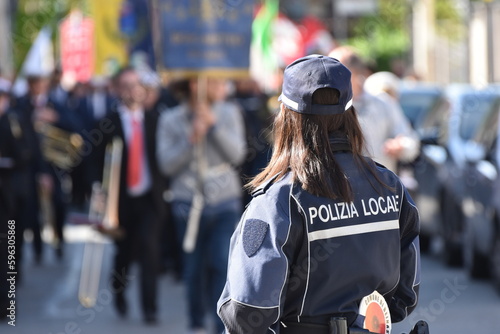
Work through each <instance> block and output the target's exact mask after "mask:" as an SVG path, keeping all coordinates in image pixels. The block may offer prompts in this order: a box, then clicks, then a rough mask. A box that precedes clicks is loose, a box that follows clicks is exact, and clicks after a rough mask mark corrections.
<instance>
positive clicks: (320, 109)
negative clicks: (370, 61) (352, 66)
mask: <svg viewBox="0 0 500 334" xmlns="http://www.w3.org/2000/svg"><path fill="white" fill-rule="evenodd" d="M320 88H333V89H336V90H338V91H339V93H340V95H339V103H338V104H329V105H325V104H313V102H312V96H313V94H314V92H315V91H317V90H318V89H320ZM279 101H281V102H282V103H283V104H284V105H285V106H286V107H288V108H289V109H292V110H293V111H296V112H298V113H301V114H312V115H335V114H342V113H344V112H345V111H346V110H347V109H349V108H350V107H351V106H352V87H351V71H349V70H348V69H347V67H345V66H344V65H343V64H342V63H341V62H339V61H338V60H337V59H335V58H332V57H327V56H322V55H310V56H306V57H302V58H299V59H297V60H295V61H294V62H293V63H291V64H290V65H288V66H287V67H286V68H285V72H284V74H283V91H282V93H281V95H280V97H279Z"/></svg>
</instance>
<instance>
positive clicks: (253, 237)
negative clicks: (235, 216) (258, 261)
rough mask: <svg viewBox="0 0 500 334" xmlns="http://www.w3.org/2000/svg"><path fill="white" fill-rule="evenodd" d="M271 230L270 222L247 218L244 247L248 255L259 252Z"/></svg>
mask: <svg viewBox="0 0 500 334" xmlns="http://www.w3.org/2000/svg"><path fill="white" fill-rule="evenodd" d="M267 230H269V224H268V223H266V222H265V221H262V220H260V219H247V220H245V226H244V227H243V235H242V238H243V249H244V250H245V253H246V254H247V256H248V257H252V256H253V255H255V253H257V251H258V250H259V248H260V246H262V243H263V242H264V238H265V236H266V234H267Z"/></svg>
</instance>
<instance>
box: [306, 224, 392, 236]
mask: <svg viewBox="0 0 500 334" xmlns="http://www.w3.org/2000/svg"><path fill="white" fill-rule="evenodd" d="M395 229H399V221H398V220H387V221H382V222H376V223H366V224H359V225H351V226H342V227H334V228H329V229H327V230H321V231H314V232H309V233H308V236H309V241H314V240H322V239H330V238H338V237H344V236H347V235H355V234H363V233H371V232H379V231H388V230H395Z"/></svg>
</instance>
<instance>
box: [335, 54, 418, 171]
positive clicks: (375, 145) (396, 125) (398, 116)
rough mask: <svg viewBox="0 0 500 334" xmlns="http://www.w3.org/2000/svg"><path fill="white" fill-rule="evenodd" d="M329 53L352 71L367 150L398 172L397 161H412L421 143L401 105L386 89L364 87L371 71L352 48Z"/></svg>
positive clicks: (359, 117)
mask: <svg viewBox="0 0 500 334" xmlns="http://www.w3.org/2000/svg"><path fill="white" fill-rule="evenodd" d="M329 56H330V57H333V58H336V59H338V60H339V61H340V62H342V63H343V64H345V65H346V66H347V68H349V70H350V71H351V72H352V77H351V83H352V90H353V94H354V100H353V105H354V106H355V108H356V111H357V114H358V119H359V123H360V124H361V128H362V130H363V135H364V136H365V139H366V144H367V152H366V153H367V154H368V155H370V156H371V157H372V158H373V159H374V160H375V161H376V162H378V163H380V164H382V165H384V166H385V167H387V168H388V169H390V170H392V171H393V172H397V167H398V162H411V161H413V160H414V159H415V158H416V157H417V156H418V154H419V148H420V143H419V140H418V135H417V134H416V133H415V131H413V129H412V128H411V125H410V123H409V122H408V120H407V119H406V118H405V116H404V114H403V111H402V110H401V107H400V106H399V105H398V104H397V102H396V101H394V100H393V99H392V98H391V97H390V96H389V95H388V94H386V93H381V94H377V95H373V94H371V93H369V92H367V91H366V90H365V88H364V84H365V81H366V79H367V77H368V76H369V75H370V72H369V70H368V67H367V66H366V64H365V63H364V62H363V60H362V59H361V58H360V57H359V56H358V55H357V54H356V53H355V52H354V51H353V50H352V49H351V48H348V47H338V48H336V49H334V50H333V51H332V52H330V54H329Z"/></svg>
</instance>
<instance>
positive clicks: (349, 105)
mask: <svg viewBox="0 0 500 334" xmlns="http://www.w3.org/2000/svg"><path fill="white" fill-rule="evenodd" d="M350 107H352V99H350V100H349V102H347V104H346V105H345V110H347V109H349V108H350Z"/></svg>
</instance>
